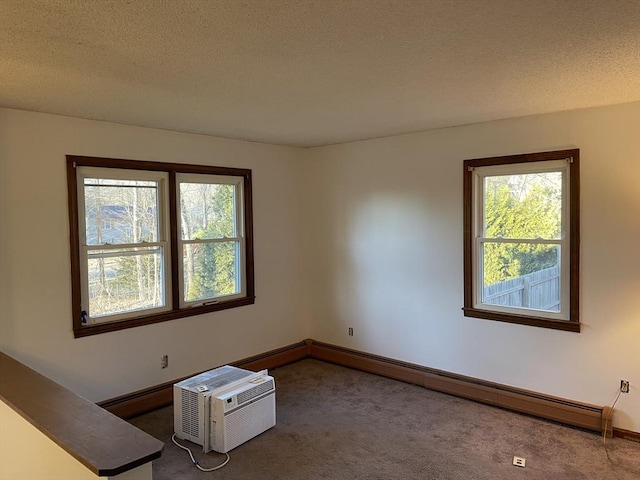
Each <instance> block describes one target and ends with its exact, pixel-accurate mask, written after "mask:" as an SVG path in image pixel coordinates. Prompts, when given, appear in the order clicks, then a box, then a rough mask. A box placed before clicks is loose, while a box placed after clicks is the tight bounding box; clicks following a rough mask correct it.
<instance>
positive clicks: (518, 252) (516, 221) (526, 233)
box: [484, 174, 561, 285]
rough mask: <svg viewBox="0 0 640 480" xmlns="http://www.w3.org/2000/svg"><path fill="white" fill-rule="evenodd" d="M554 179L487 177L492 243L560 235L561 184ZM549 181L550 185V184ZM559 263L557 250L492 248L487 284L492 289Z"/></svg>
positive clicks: (487, 257)
mask: <svg viewBox="0 0 640 480" xmlns="http://www.w3.org/2000/svg"><path fill="white" fill-rule="evenodd" d="M549 175H559V174H547V175H545V176H542V179H540V177H539V176H534V175H514V176H500V177H488V178H487V179H486V185H485V205H484V214H485V232H484V236H485V237H487V238H500V237H502V238H511V239H536V238H544V239H555V238H559V236H560V230H561V222H560V214H561V193H560V190H559V182H558V179H559V178H560V177H558V178H555V177H552V178H551V180H552V181H551V182H549V181H548V180H549V178H548V176H549ZM545 180H547V181H545ZM556 263H557V246H555V245H544V244H543V245H541V244H534V243H527V242H521V243H496V242H487V243H485V248H484V283H485V285H491V284H494V283H497V282H501V281H504V280H508V279H510V278H514V277H519V276H523V275H527V274H529V273H532V272H535V271H538V270H542V269H545V268H549V267H551V266H553V265H555V264H556Z"/></svg>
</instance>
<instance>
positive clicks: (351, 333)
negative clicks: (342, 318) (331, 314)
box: [349, 327, 353, 337]
mask: <svg viewBox="0 0 640 480" xmlns="http://www.w3.org/2000/svg"><path fill="white" fill-rule="evenodd" d="M349 336H350V337H353V328H351V327H349Z"/></svg>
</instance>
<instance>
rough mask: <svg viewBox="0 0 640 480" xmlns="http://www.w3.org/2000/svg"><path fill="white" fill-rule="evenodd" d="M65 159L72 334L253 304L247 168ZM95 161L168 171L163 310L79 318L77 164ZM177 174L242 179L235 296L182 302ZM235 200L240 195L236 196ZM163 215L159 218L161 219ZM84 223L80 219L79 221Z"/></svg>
mask: <svg viewBox="0 0 640 480" xmlns="http://www.w3.org/2000/svg"><path fill="white" fill-rule="evenodd" d="M66 162H67V191H68V208H69V238H70V242H69V244H70V260H71V262H70V263H71V297H72V298H71V303H72V319H73V322H72V325H73V334H74V337H75V338H80V337H85V336H90V335H96V334H101V333H107V332H112V331H118V330H123V329H127V328H134V327H139V326H143V325H150V324H153V323H159V322H165V321H169V320H175V319H178V318H184V317H190V316H193V315H201V314H204V313H210V312H215V311H219V310H225V309H229V308H235V307H240V306H244V305H251V304H254V303H255V286H254V252H253V208H252V204H253V202H252V180H251V170H250V169H243V168H233V167H215V166H205V165H191V164H180V163H164V162H153V161H141V160H126V159H116V158H102V157H88V156H78V155H66ZM77 167H94V168H107V169H119V170H132V171H147V172H164V173H165V174H167V176H168V180H167V182H166V191H165V194H166V196H167V197H168V198H167V204H168V215H167V218H168V225H167V226H165V228H168V230H169V231H168V235H169V238H168V243H169V251H168V252H167V255H168V257H169V258H168V264H169V270H170V271H169V272H165V275H169V278H168V280H167V285H168V287H167V288H168V291H167V292H166V300H167V307H168V308H167V310H166V311H163V312H159V313H152V314H148V313H146V312H145V311H143V312H141V314H140V315H138V316H135V317H129V318H122V319H114V320H108V321H105V322H102V323H94V324H83V323H82V314H81V312H82V288H83V281H82V278H81V276H82V270H83V269H82V268H81V262H82V258H81V254H80V249H81V248H82V244H81V234H80V230H79V227H80V225H81V222H80V221H79V215H80V214H81V212H82V215H84V211H83V210H81V209H80V208H81V206H82V205H81V203H79V202H83V200H81V199H79V197H80V195H79V186H78V180H79V175H78V168H77ZM179 174H195V175H208V176H224V177H238V181H239V182H240V183H241V184H242V199H239V200H240V204H241V208H242V214H241V215H240V218H241V219H242V226H243V229H244V252H243V253H244V255H243V259H242V262H243V263H241V272H242V274H241V275H240V277H241V278H242V286H243V287H244V295H242V296H233V297H232V298H229V299H222V298H221V299H220V300H218V301H216V302H208V303H205V304H198V305H193V304H188V305H185V306H183V307H181V306H180V300H181V297H180V284H181V281H180V278H179V277H178V275H179V273H180V272H181V268H180V264H181V263H182V262H181V258H180V257H181V250H180V249H179V238H178V236H179V233H178V229H177V228H178V226H179V220H178V204H177V202H178V192H177V189H178V184H177V177H178V175H179ZM237 201H238V200H237ZM161 221H162V220H161ZM82 223H84V222H82Z"/></svg>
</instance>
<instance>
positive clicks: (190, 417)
mask: <svg viewBox="0 0 640 480" xmlns="http://www.w3.org/2000/svg"><path fill="white" fill-rule="evenodd" d="M198 413H199V412H198V394H197V393H196V392H192V391H190V390H185V389H183V390H182V433H186V434H187V435H192V436H194V437H200V427H199V425H198V418H199V415H198Z"/></svg>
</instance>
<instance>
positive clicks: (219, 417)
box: [173, 365, 276, 453]
mask: <svg viewBox="0 0 640 480" xmlns="http://www.w3.org/2000/svg"><path fill="white" fill-rule="evenodd" d="M275 424H276V386H275V381H274V379H273V377H271V376H269V375H268V373H267V371H266V370H262V371H260V372H257V373H256V372H251V371H249V370H243V369H241V368H237V367H232V366H230V365H225V366H223V367H220V368H216V369H214V370H209V371H208V372H204V373H201V374H199V375H196V376H194V377H191V378H188V379H186V380H183V381H181V382H179V383H176V384H175V385H174V386H173V427H174V432H175V434H176V437H178V438H180V439H183V440H189V441H191V442H193V443H195V444H197V445H201V446H202V450H203V451H204V452H205V453H207V452H209V451H211V450H214V451H216V452H220V453H226V452H228V451H229V450H232V449H234V448H236V447H237V446H239V445H241V444H243V443H245V442H246V441H248V440H250V439H252V438H253V437H255V436H257V435H259V434H261V433H263V432H265V431H266V430H268V429H270V428H271V427H273V426H275Z"/></svg>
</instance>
